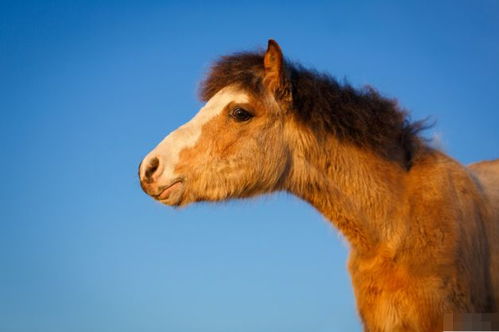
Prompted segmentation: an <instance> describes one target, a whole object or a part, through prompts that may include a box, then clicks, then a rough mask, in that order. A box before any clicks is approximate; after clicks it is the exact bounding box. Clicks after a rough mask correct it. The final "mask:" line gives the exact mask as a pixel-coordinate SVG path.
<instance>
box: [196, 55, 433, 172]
mask: <svg viewBox="0 0 499 332" xmlns="http://www.w3.org/2000/svg"><path fill="white" fill-rule="evenodd" d="M263 57H264V53H263V52H241V53H235V54H232V55H228V56H223V57H221V58H220V59H219V60H218V61H216V62H215V63H214V65H213V66H212V67H211V70H210V71H209V73H208V75H207V77H206V79H205V80H204V81H203V82H202V83H201V88H200V97H201V99H202V100H203V101H208V100H209V99H210V98H211V97H212V96H213V95H214V94H215V93H217V92H218V91H219V90H220V89H222V88H223V87H225V86H227V85H230V84H237V85H239V86H241V87H242V88H244V89H247V90H249V91H250V92H251V93H253V94H255V95H257V96H258V95H261V94H262V93H264V90H265V87H264V85H263V76H264V67H263ZM285 68H286V72H287V76H288V81H289V82H288V83H289V85H290V87H291V91H292V107H291V111H292V112H293V113H294V114H295V116H296V118H297V119H298V121H300V122H301V123H303V124H305V125H307V126H309V127H310V128H312V129H313V131H314V132H315V133H316V134H317V135H318V136H320V135H323V134H324V133H331V134H333V135H335V136H336V137H337V138H338V139H339V140H341V141H344V142H349V143H353V144H355V145H357V146H360V147H364V148H370V149H371V150H372V151H374V152H376V153H377V154H378V155H381V156H383V157H384V158H387V159H390V160H395V161H398V162H400V163H401V166H402V167H404V168H406V169H409V168H410V167H411V165H412V163H413V162H414V160H415V158H416V157H417V155H418V154H419V152H421V151H422V150H423V149H424V147H425V144H424V139H422V138H421V137H420V136H419V133H420V132H421V131H422V130H424V129H427V128H428V127H430V126H429V125H427V124H426V121H425V120H423V121H416V122H411V121H410V118H409V115H408V112H407V111H406V110H404V109H403V108H401V107H400V106H399V105H398V103H397V101H396V100H394V99H389V98H386V97H383V96H381V95H380V94H379V93H378V92H377V91H376V90H375V89H374V88H372V87H370V86H367V87H364V88H361V89H356V88H354V87H352V86H351V85H350V84H349V83H348V82H345V81H344V82H338V80H336V79H335V78H334V77H332V76H331V75H328V74H324V73H319V72H317V71H315V70H311V69H307V68H304V67H303V66H301V65H299V64H297V63H294V62H291V61H289V60H286V61H285Z"/></svg>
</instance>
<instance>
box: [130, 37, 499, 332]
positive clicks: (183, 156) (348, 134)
mask: <svg viewBox="0 0 499 332" xmlns="http://www.w3.org/2000/svg"><path fill="white" fill-rule="evenodd" d="M223 89H228V90H230V91H231V96H232V97H231V98H233V99H237V98H240V96H245V98H246V99H247V102H245V103H244V104H242V105H241V104H239V103H237V102H236V101H235V100H234V101H227V102H226V103H225V104H224V106H223V109H220V110H218V111H217V115H216V116H213V117H212V118H210V119H209V121H206V122H205V123H203V125H202V126H201V127H200V128H199V130H200V132H199V133H198V134H196V135H197V136H196V137H197V139H196V141H195V144H190V145H186V147H185V148H184V149H182V150H181V151H180V152H179V155H178V158H177V159H176V160H175V165H170V167H173V169H174V171H173V173H172V174H174V175H172V174H170V175H168V174H167V175H164V174H162V172H161V169H162V168H158V169H156V168H154V170H155V174H154V175H153V177H152V179H149V181H148V182H147V183H146V181H145V180H146V179H145V178H144V174H145V173H146V170H147V168H148V167H150V166H148V164H150V162H148V160H149V159H150V158H159V159H158V160H160V163H161V162H163V163H164V162H166V161H167V160H168V158H167V157H166V156H165V154H168V153H169V150H170V149H169V148H168V146H167V145H168V144H167V145H165V146H162V147H161V148H160V149H158V148H156V149H154V150H153V151H151V153H149V155H148V157H147V158H146V159H145V161H144V162H143V163H142V166H141V171H140V174H141V181H142V185H143V188H144V190H145V191H146V192H148V193H149V194H151V195H157V194H158V192H159V191H160V189H161V188H162V187H161V186H162V185H164V184H165V183H169V181H170V182H171V181H172V179H171V178H172V177H174V178H175V177H176V178H179V179H181V180H182V188H181V190H180V189H179V190H177V193H176V196H175V197H176V198H175V200H174V201H168V200H162V202H163V203H166V204H169V205H186V204H188V203H192V202H196V201H204V200H208V201H219V200H225V199H229V198H241V197H248V196H252V195H256V194H261V193H268V192H273V191H277V190H283V191H288V192H290V193H293V194H295V195H296V196H298V197H300V198H302V199H304V200H305V201H307V202H309V203H310V204H311V205H313V206H314V207H315V208H316V209H317V210H318V211H320V212H321V213H322V214H323V215H324V216H325V217H326V218H327V219H328V220H329V221H330V222H331V223H332V224H333V225H335V226H336V228H337V229H338V230H339V231H340V232H341V233H342V234H343V235H344V236H345V238H346V239H347V240H348V242H349V244H350V246H351V253H350V258H349V270H350V274H351V278H352V283H353V286H354V292H355V296H356V299H357V307H358V310H359V313H360V316H361V318H362V320H363V322H364V326H365V330H366V331H371V332H373V331H442V328H443V316H444V314H446V313H465V312H495V311H496V310H497V305H498V304H499V244H498V240H499V227H498V226H499V225H498V224H499V161H490V162H482V163H477V164H474V165H471V166H470V167H465V166H463V165H461V164H459V163H458V162H457V161H455V160H453V159H452V158H450V157H448V156H447V155H445V154H444V153H442V152H440V151H438V150H435V149H432V148H430V147H428V146H427V145H426V144H425V143H424V140H422V139H421V138H420V137H419V136H418V131H419V130H420V129H421V128H423V125H422V124H421V123H411V122H410V121H408V119H407V117H406V112H404V111H403V110H401V109H400V108H399V107H398V106H397V104H396V103H395V102H394V101H391V100H388V99H386V98H383V97H382V96H380V95H379V94H377V93H376V92H375V91H374V90H373V89H370V88H369V89H367V90H363V91H359V90H355V89H353V88H352V87H350V86H349V85H347V84H343V85H342V84H339V83H337V81H335V80H334V79H333V78H331V77H329V76H327V75H323V74H318V73H315V72H313V71H309V70H306V69H303V68H302V67H300V66H299V65H296V64H292V63H290V62H287V61H285V60H284V58H283V56H282V53H281V50H280V48H279V46H278V45H277V43H275V42H274V41H270V42H269V47H268V49H267V51H266V52H265V53H264V54H259V53H240V54H236V55H232V56H228V57H224V58H222V59H221V60H220V61H219V62H217V63H216V64H215V66H214V67H213V68H212V71H211V72H210V74H209V76H208V78H207V79H206V80H205V81H204V83H203V86H202V97H203V99H205V100H209V99H212V98H217V97H216V96H217V93H219V92H220V91H222V90H223ZM224 91H226V90H224ZM229 99H230V98H229ZM236 106H237V107H243V108H244V109H246V110H248V111H250V112H252V113H253V114H254V117H253V118H252V119H250V120H249V121H244V122H238V121H235V119H234V118H233V117H231V115H230V114H231V110H233V109H234V107H236ZM175 144H178V142H176V143H175ZM172 149H173V148H172ZM171 151H173V150H171ZM148 158H149V159H148ZM149 173H152V172H149ZM162 176H164V178H162ZM173 194H175V193H173ZM173 194H172V195H173ZM283 226H284V225H283ZM332 287H334V285H332Z"/></svg>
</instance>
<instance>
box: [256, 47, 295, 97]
mask: <svg viewBox="0 0 499 332" xmlns="http://www.w3.org/2000/svg"><path fill="white" fill-rule="evenodd" d="M263 66H264V68H265V76H264V84H265V85H266V86H267V88H268V89H269V90H270V91H271V92H273V93H274V94H275V96H276V97H278V98H279V99H289V98H290V96H291V94H290V89H289V80H288V77H287V73H286V67H285V64H284V57H283V55H282V51H281V48H280V47H279V44H277V42H276V41H275V40H273V39H269V44H268V47H267V51H266V52H265V56H264V57H263Z"/></svg>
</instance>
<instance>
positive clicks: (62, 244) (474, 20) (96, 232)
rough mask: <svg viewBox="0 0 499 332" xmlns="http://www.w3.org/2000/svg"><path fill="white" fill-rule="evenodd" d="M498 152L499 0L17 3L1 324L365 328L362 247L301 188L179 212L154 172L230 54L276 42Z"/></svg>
mask: <svg viewBox="0 0 499 332" xmlns="http://www.w3.org/2000/svg"><path fill="white" fill-rule="evenodd" d="M268 38H274V39H276V40H277V41H278V42H279V43H280V45H281V47H282V49H283V51H284V53H285V55H286V56H288V57H289V58H291V59H293V60H297V61H300V62H302V63H303V64H304V65H306V66H311V67H315V68H316V69H319V70H323V71H327V72H329V73H331V74H333V75H335V76H337V77H338V78H340V79H343V78H346V79H348V80H349V81H350V82H351V83H352V84H353V85H355V86H362V85H365V84H371V85H373V86H375V87H376V88H378V89H379V90H380V91H381V92H382V93H383V94H385V95H387V96H390V97H394V98H397V99H398V100H399V101H400V103H401V104H402V105H403V106H404V107H406V108H408V109H409V110H411V112H412V116H413V118H414V119H420V118H423V117H426V116H431V117H432V119H433V120H435V121H436V123H437V124H436V126H435V127H434V128H433V129H432V130H430V131H428V132H427V133H426V135H427V136H428V137H433V136H435V137H436V140H437V141H438V142H439V143H438V144H440V145H441V147H442V149H443V150H444V151H446V152H447V153H449V154H450V155H452V156H453V157H455V158H456V159H457V160H459V161H461V162H463V163H470V162H472V161H476V160H481V159H491V158H497V157H499V147H498V145H499V130H498V127H499V1H498V0H480V1H472V0H470V1H458V0H454V1H420V0H419V1H327V2H323V3H321V2H315V1H300V2H298V1H282V2H275V1H244V2H237V3H236V2H232V1H225V2H222V1H212V2H210V1H204V2H189V1H183V2H177V3H172V2H168V1H157V2H148V1H136V2H129V1H5V0H3V1H1V2H0V112H1V120H0V138H1V139H0V148H1V150H0V151H1V162H0V174H1V175H2V181H1V185H0V331H2V332H3V331H16V332H38V331H43V332H45V331H46V332H59V331H60V332H67V331H71V332H79V331H98V332H100V331H103V332H104V331H120V332H126V331H144V332H149V331H151V332H152V331H167V332H255V331H272V332H303V331H307V332H323V331H359V330H360V329H361V327H360V322H359V319H358V316H357V313H356V310H355V300H354V297H353V294H352V289H351V286H350V279H349V277H348V274H347V271H346V259H347V253H348V248H347V245H346V244H345V242H344V240H343V239H342V238H341V236H340V235H339V234H338V233H337V232H336V231H335V230H334V229H333V228H332V227H331V226H330V225H329V224H328V223H327V222H326V221H325V220H324V219H323V218H322V217H321V216H320V215H319V214H318V213H317V212H316V211H315V210H314V209H313V208H312V207H310V206H308V205H307V204H305V203H303V202H301V201H299V200H298V199H297V198H294V197H292V196H289V195H286V194H277V195H272V196H265V197H263V198H257V199H252V200H249V201H233V202H228V203H221V204H200V205H194V206H190V207H188V208H185V209H181V210H175V209H172V208H169V207H166V206H162V205H160V204H158V203H156V202H154V201H153V200H152V199H150V198H149V197H147V196H146V195H145V194H144V193H143V192H142V191H141V189H140V187H139V185H138V181H137V176H136V173H137V166H138V164H139V162H140V161H141V159H142V158H143V157H144V155H145V154H146V153H147V152H148V151H149V150H150V149H151V148H153V147H154V146H155V145H156V143H158V142H159V140H160V139H162V138H163V137H164V136H165V135H166V134H167V133H168V132H169V131H171V130H173V129H175V128H176V127H178V126H179V125H181V124H182V123H184V122H185V121H186V120H188V119H190V118H191V117H192V116H193V115H194V114H195V112H196V111H197V110H198V109H199V107H200V106H201V103H200V102H199V101H198V99H197V84H198V82H199V80H200V79H201V78H202V77H203V73H205V72H206V70H207V68H208V67H209V64H210V62H211V61H212V60H213V59H215V58H216V57H217V56H219V55H223V54H227V53H230V52H234V51H238V50H248V49H254V48H257V47H265V46H266V41H267V39H268Z"/></svg>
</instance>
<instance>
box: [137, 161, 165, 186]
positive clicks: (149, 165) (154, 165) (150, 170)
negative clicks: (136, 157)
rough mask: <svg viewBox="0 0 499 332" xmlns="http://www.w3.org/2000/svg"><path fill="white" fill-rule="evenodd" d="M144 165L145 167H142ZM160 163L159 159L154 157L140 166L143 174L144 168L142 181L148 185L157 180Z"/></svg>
mask: <svg viewBox="0 0 499 332" xmlns="http://www.w3.org/2000/svg"><path fill="white" fill-rule="evenodd" d="M143 163H144V165H142V164H143ZM159 166H160V162H159V159H158V158H157V157H153V158H151V159H149V160H147V161H143V162H142V163H140V165H139V172H141V168H142V167H144V171H143V173H142V174H143V176H142V181H144V182H146V183H151V182H153V181H154V179H155V176H154V175H155V174H157V173H158V170H159V168H160V167H159Z"/></svg>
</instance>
